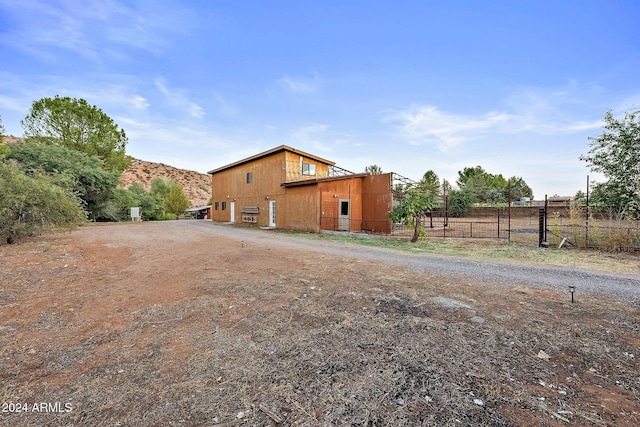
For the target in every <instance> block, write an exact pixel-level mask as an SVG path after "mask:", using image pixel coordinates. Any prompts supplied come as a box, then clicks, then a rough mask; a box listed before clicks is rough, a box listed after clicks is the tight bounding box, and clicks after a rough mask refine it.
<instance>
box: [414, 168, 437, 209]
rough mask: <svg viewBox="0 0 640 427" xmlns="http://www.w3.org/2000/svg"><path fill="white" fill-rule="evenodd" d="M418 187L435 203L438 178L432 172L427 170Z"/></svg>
mask: <svg viewBox="0 0 640 427" xmlns="http://www.w3.org/2000/svg"><path fill="white" fill-rule="evenodd" d="M418 187H419V188H420V189H421V190H422V191H424V192H425V193H427V195H428V196H429V197H430V198H431V200H433V201H434V202H435V201H436V200H437V198H438V194H440V178H438V175H436V173H435V172H434V171H433V170H428V171H426V172H425V173H424V175H423V176H422V179H421V180H420V182H418Z"/></svg>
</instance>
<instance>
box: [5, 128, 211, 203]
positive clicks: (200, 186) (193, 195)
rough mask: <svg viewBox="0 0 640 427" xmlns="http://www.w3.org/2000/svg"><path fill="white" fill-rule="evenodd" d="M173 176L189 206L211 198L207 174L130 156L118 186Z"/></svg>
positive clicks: (8, 140) (146, 185)
mask: <svg viewBox="0 0 640 427" xmlns="http://www.w3.org/2000/svg"><path fill="white" fill-rule="evenodd" d="M23 140H24V139H23V138H20V137H16V136H12V135H5V136H4V143H5V144H12V143H16V142H21V141H23ZM163 177H168V178H173V179H175V180H176V182H177V183H178V184H180V185H182V187H183V189H184V194H185V195H186V196H187V198H188V199H189V203H190V207H196V206H203V205H206V204H207V202H208V201H209V199H210V198H211V177H210V176H209V175H207V174H204V173H200V172H196V171H190V170H186V169H178V168H174V167H173V166H169V165H165V164H164V163H154V162H147V161H144V160H139V159H135V158H133V157H132V158H131V165H129V167H128V168H127V170H125V171H124V172H123V173H122V175H121V176H120V187H122V188H127V187H129V186H130V185H131V184H133V183H135V182H138V183H140V184H142V186H143V187H144V188H145V190H147V191H150V190H151V181H153V179H154V178H163Z"/></svg>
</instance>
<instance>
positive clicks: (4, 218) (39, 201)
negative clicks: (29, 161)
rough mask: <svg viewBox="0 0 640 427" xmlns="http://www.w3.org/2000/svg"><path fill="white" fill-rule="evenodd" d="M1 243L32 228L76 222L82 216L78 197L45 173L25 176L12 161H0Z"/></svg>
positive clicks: (37, 228)
mask: <svg viewBox="0 0 640 427" xmlns="http://www.w3.org/2000/svg"><path fill="white" fill-rule="evenodd" d="M0 194H2V197H0V243H3V242H6V243H9V244H10V243H14V242H15V241H17V240H18V239H20V238H21V237H23V236H30V235H32V234H33V233H34V232H36V231H39V230H43V229H47V228H51V227H63V226H69V227H71V226H75V225H77V224H79V223H80V222H82V221H83V220H84V219H85V215H84V211H83V210H82V207H81V202H80V200H79V199H78V198H77V197H75V196H74V195H73V194H70V193H69V192H68V191H66V190H64V189H62V188H61V187H59V186H57V185H55V184H54V183H53V180H52V179H51V177H48V176H45V175H40V174H37V175H34V176H27V175H25V173H24V172H23V171H22V170H21V169H20V167H19V166H18V165H17V163H16V162H15V161H12V160H10V161H5V162H0Z"/></svg>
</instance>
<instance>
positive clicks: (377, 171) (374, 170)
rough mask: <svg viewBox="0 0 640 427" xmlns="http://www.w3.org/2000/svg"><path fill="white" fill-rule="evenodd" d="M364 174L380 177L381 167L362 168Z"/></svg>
mask: <svg viewBox="0 0 640 427" xmlns="http://www.w3.org/2000/svg"><path fill="white" fill-rule="evenodd" d="M364 171H365V173H369V174H371V175H382V174H383V171H382V166H378V165H370V166H367V167H365V168H364Z"/></svg>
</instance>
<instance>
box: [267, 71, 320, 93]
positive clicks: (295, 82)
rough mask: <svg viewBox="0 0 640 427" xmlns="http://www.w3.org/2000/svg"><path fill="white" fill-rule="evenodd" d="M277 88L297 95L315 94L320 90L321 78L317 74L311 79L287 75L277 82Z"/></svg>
mask: <svg viewBox="0 0 640 427" xmlns="http://www.w3.org/2000/svg"><path fill="white" fill-rule="evenodd" d="M276 86H278V87H280V88H282V89H284V90H286V91H288V92H291V93H293V94H296V95H310V94H315V93H317V92H318V91H319V90H320V77H319V76H318V75H317V74H315V73H313V75H312V77H311V78H304V77H291V76H289V75H288V74H285V75H284V76H283V77H281V78H279V79H278V80H277V81H276Z"/></svg>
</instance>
